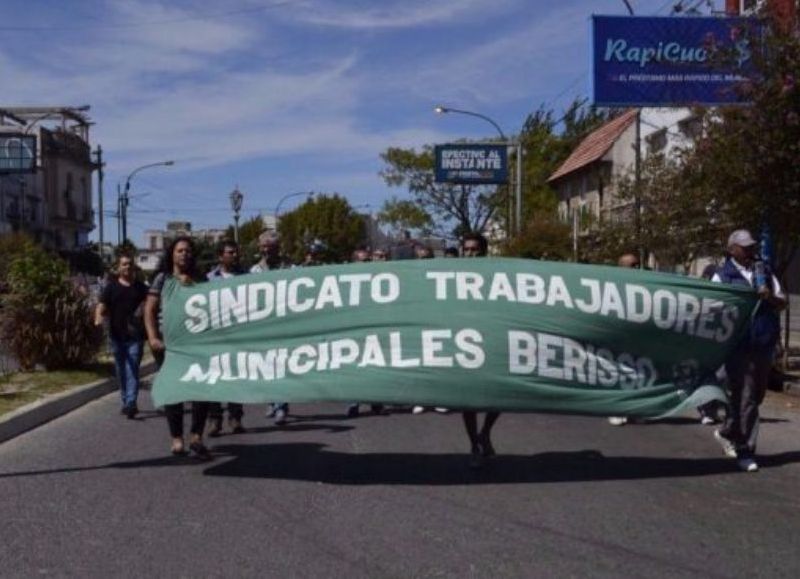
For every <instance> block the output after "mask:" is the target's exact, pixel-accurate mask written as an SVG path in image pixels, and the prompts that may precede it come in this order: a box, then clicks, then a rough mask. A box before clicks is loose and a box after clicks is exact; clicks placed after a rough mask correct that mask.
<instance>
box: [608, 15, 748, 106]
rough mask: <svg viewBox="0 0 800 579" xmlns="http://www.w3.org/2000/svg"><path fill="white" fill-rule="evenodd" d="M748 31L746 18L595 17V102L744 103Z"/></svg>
mask: <svg viewBox="0 0 800 579" xmlns="http://www.w3.org/2000/svg"><path fill="white" fill-rule="evenodd" d="M754 32H755V33H759V32H760V25H759V23H758V22H757V21H754V20H752V19H747V18H713V17H712V18H705V17H681V18H675V17H639V16H593V17H592V47H593V74H592V81H593V91H592V94H593V98H594V104H596V105H599V106H651V107H659V106H690V105H726V104H744V102H743V100H742V97H741V95H740V94H739V93H738V91H737V90H736V87H737V85H738V84H739V83H741V82H742V81H744V80H747V79H748V76H749V75H751V74H752V56H753V50H754V48H753V46H752V42H751V39H752V38H753V36H752V35H753V33H754Z"/></svg>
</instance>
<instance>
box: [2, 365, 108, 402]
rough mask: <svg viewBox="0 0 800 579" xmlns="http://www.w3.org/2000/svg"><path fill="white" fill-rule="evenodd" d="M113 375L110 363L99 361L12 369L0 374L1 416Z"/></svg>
mask: <svg viewBox="0 0 800 579" xmlns="http://www.w3.org/2000/svg"><path fill="white" fill-rule="evenodd" d="M113 374H114V365H113V364H112V363H111V362H98V363H96V364H89V365H87V366H84V367H82V368H76V369H74V370H55V371H52V372H45V371H34V372H14V373H11V374H8V375H7V376H3V377H0V415H2V414H5V413H7V412H11V411H12V410H15V409H17V408H19V407H20V406H24V405H25V404H29V403H31V402H34V401H36V400H38V399H39V398H43V397H45V396H47V395H48V394H57V393H59V392H64V391H65V390H69V389H70V388H74V387H75V386H81V385H83V384H88V383H90V382H95V381H97V380H102V379H103V378H108V377H110V376H112V375H113Z"/></svg>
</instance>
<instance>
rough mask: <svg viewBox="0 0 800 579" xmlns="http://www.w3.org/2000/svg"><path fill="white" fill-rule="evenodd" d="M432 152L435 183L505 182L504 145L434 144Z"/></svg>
mask: <svg viewBox="0 0 800 579" xmlns="http://www.w3.org/2000/svg"><path fill="white" fill-rule="evenodd" d="M434 152H435V158H436V171H435V179H436V182H437V183H455V184H461V185H491V184H501V183H508V152H507V150H506V145H437V146H436V147H435V149H434Z"/></svg>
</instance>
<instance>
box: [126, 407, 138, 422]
mask: <svg viewBox="0 0 800 579" xmlns="http://www.w3.org/2000/svg"><path fill="white" fill-rule="evenodd" d="M137 412H139V409H138V408H136V406H128V408H127V409H126V410H125V416H127V417H128V420H133V419H134V418H136V413H137Z"/></svg>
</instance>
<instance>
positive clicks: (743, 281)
mask: <svg viewBox="0 0 800 579" xmlns="http://www.w3.org/2000/svg"><path fill="white" fill-rule="evenodd" d="M757 249H758V248H757V243H756V240H755V239H753V236H752V235H750V232H749V231H747V230H746V229H737V230H736V231H734V232H733V233H731V235H730V237H728V258H727V259H726V260H725V264H724V265H723V266H722V267H721V268H720V269H719V270H718V271H717V272H716V273H715V274H714V276H713V277H712V278H711V281H715V282H720V283H729V284H733V285H739V286H744V287H751V288H754V289H755V291H757V292H758V297H759V298H760V300H761V303H760V304H759V305H758V309H757V310H756V313H755V315H754V316H753V318H752V320H751V322H750V327H749V330H748V332H747V333H746V334H745V336H744V337H743V338H742V341H741V342H740V343H739V345H738V346H737V347H736V349H735V350H734V351H733V352H732V353H731V356H730V357H729V358H728V360H727V362H725V371H726V372H727V374H728V388H729V389H730V395H731V401H730V402H731V403H730V408H729V411H728V416H727V418H726V419H725V424H723V426H722V428H720V429H719V430H717V431H716V432H714V437H715V438H716V439H717V441H719V443H720V444H721V445H722V448H723V450H724V451H725V454H726V455H727V456H730V457H735V458H736V459H737V464H738V466H739V468H740V469H741V470H743V471H746V472H755V471H757V470H758V463H756V461H755V452H756V439H757V437H758V407H759V405H760V404H761V402H762V401H763V400H764V395H765V394H766V390H767V383H768V381H769V373H770V369H771V368H772V361H773V358H774V357H775V346H776V345H777V343H778V339H779V338H780V333H781V323H780V316H779V314H778V312H780V310H782V309H783V308H784V307H785V306H786V296H785V295H784V294H783V290H782V289H781V284H780V283H779V282H778V279H777V278H776V277H775V276H774V275H773V274H772V271H771V269H770V267H769V264H764V263H762V262H760V261H759V260H758V259H757Z"/></svg>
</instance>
